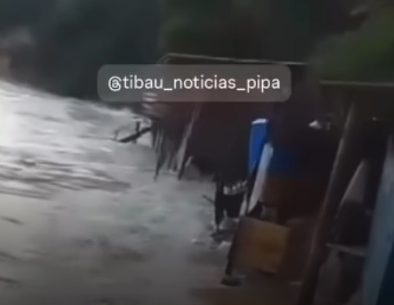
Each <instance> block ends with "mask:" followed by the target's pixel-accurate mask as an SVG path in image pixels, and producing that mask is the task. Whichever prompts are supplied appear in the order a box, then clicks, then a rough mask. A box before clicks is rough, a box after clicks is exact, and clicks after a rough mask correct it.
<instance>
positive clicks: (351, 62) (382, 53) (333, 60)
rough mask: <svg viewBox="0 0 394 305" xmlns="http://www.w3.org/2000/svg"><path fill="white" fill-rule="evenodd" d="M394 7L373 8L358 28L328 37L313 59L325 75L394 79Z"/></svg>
mask: <svg viewBox="0 0 394 305" xmlns="http://www.w3.org/2000/svg"><path fill="white" fill-rule="evenodd" d="M393 54H394V7H385V8H381V9H379V10H377V11H376V12H373V13H372V14H371V15H370V16H369V17H368V18H367V19H366V20H365V22H364V23H363V24H362V25H361V27H360V28H359V29H357V30H355V31H351V32H347V33H345V34H343V35H340V36H334V37H330V38H328V39H326V40H325V41H323V42H322V43H321V45H320V46H319V48H318V49H317V52H316V55H315V58H314V59H313V63H314V64H315V66H316V69H317V71H318V73H319V74H320V76H321V77H322V78H325V79H335V80H347V81H393V80H394V56H393Z"/></svg>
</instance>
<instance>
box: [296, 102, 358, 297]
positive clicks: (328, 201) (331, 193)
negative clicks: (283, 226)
mask: <svg viewBox="0 0 394 305" xmlns="http://www.w3.org/2000/svg"><path fill="white" fill-rule="evenodd" d="M359 120H360V115H359V111H358V106H357V105H356V104H352V105H351V107H350V110H349V112H348V115H347V120H346V124H345V127H344V131H343V135H342V139H341V143H340V145H339V148H338V152H337V156H336V159H335V163H334V166H333V171H332V173H331V178H330V182H329V185H328V188H327V192H326V196H325V198H324V201H323V204H322V207H321V210H320V215H319V218H318V222H317V227H316V230H315V233H314V237H313V239H312V245H311V249H310V253H309V260H308V264H307V267H306V271H305V277H304V281H303V285H302V286H301V290H300V294H299V297H298V300H297V303H296V305H311V304H313V298H314V294H315V290H316V286H317V280H318V275H319V269H320V267H321V265H322V263H323V260H324V258H325V253H326V251H327V248H326V243H327V240H328V238H329V235H330V232H331V226H332V222H333V220H334V217H335V215H336V212H337V209H338V206H339V204H340V202H341V200H342V197H343V196H344V193H345V191H346V188H347V185H348V183H349V181H350V179H351V176H352V175H353V173H354V171H355V170H356V167H357V164H358V163H359V161H360V160H359V159H358V158H357V156H358V152H357V150H358V146H359V143H360V141H359V133H358V130H359V129H358V127H359Z"/></svg>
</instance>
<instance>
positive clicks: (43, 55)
mask: <svg viewBox="0 0 394 305" xmlns="http://www.w3.org/2000/svg"><path fill="white" fill-rule="evenodd" d="M349 10H350V8H349V7H345V6H343V1H340V0H318V1H312V0H305V1H296V0H233V1H228V0H216V1H212V0H162V1H160V0H127V1H126V0H13V1H9V0H0V34H6V33H8V32H10V31H12V30H14V29H16V28H20V27H22V28H24V29H28V30H29V33H30V34H31V36H32V41H33V42H34V44H33V45H32V46H30V47H29V48H24V49H23V50H19V52H16V51H15V50H12V54H11V56H12V59H13V67H14V69H15V71H16V72H17V74H19V75H20V76H25V78H26V76H27V78H30V79H28V80H29V81H33V80H34V81H35V82H36V83H37V81H36V80H39V82H38V83H39V84H40V85H42V84H45V86H46V87H47V88H48V89H50V90H53V91H56V92H58V93H60V94H64V95H72V96H78V97H94V96H95V94H96V74H97V71H98V69H99V68H100V67H101V66H102V65H104V64H116V63H122V64H138V63H154V62H156V61H157V59H158V58H160V57H161V56H162V55H163V54H164V53H166V52H179V53H191V54H203V55H209V56H223V57H236V58H256V59H273V60H286V61H306V60H307V59H308V58H313V63H315V64H316V67H317V69H318V71H319V73H320V74H321V75H323V76H324V77H330V78H343V79H356V78H361V79H367V78H368V77H370V76H371V75H377V74H378V75H379V76H380V78H382V79H386V78H391V70H392V69H391V68H390V67H391V65H392V59H391V53H392V47H393V42H394V34H393V33H394V31H392V28H393V27H392V26H393V25H394V24H392V23H394V21H392V20H394V19H393V18H392V16H393V9H385V10H383V11H382V12H377V13H376V14H373V16H371V17H370V18H369V19H368V20H367V21H366V22H365V24H363V25H362V27H361V28H360V29H359V30H358V31H355V32H349V33H346V34H343V32H344V30H346V29H348V28H349V19H350V18H349V14H348V12H349ZM334 33H338V36H334V37H333V38H329V39H327V40H326V39H325V38H326V37H328V36H329V35H331V34H334ZM321 41H323V42H322V43H320V42H321ZM0 42H1V41H0ZM318 44H319V47H318V48H317V49H316V45H318ZM315 50H316V53H315V54H316V55H314V56H313V52H314V51H315ZM366 58H368V60H365V59H366ZM376 69H377V72H375V70H376ZM371 71H372V72H371Z"/></svg>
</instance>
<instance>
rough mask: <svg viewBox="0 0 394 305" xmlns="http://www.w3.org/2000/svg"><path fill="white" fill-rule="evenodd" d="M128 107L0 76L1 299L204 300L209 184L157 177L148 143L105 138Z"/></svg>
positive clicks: (212, 260)
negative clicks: (201, 291)
mask: <svg viewBox="0 0 394 305" xmlns="http://www.w3.org/2000/svg"><path fill="white" fill-rule="evenodd" d="M130 117H131V113H129V112H128V111H127V110H110V109H107V108H103V107H99V106H97V105H94V104H90V103H86V102H81V101H78V100H72V99H65V98H59V97H55V96H51V95H47V94H43V93H39V92H36V91H34V90H30V89H27V88H23V87H21V86H17V85H13V84H9V83H5V82H0V304H4V305H54V304H56V305H71V304H72V305H90V304H92V305H94V304H113V305H126V304H134V305H136V304H147V305H148V304H208V303H210V302H209V301H207V300H205V299H204V300H203V299H201V298H198V297H197V296H196V294H195V293H193V291H196V289H204V287H211V288H212V287H215V285H218V282H219V281H220V276H221V271H222V265H223V264H224V256H225V253H219V252H218V251H216V252H215V251H214V250H212V249H211V248H210V247H209V246H208V243H209V242H208V240H207V238H208V236H209V223H210V220H211V217H212V207H211V206H210V203H207V202H206V200H204V198H203V195H204V194H209V193H210V192H211V191H212V190H211V186H210V185H207V184H205V183H200V182H179V181H177V180H176V179H175V177H174V176H172V175H170V174H163V175H162V176H161V177H160V179H159V180H158V181H157V182H155V181H154V180H153V172H154V162H153V160H154V156H153V153H152V151H151V149H150V148H149V147H147V146H146V145H122V144H118V143H115V142H114V141H112V140H111V139H110V138H111V137H112V136H113V132H114V130H115V129H116V128H117V127H119V126H121V125H122V124H127V123H128V122H129V120H130ZM196 238H197V239H201V240H203V241H204V242H202V243H193V242H192V241H193V240H195V239H196Z"/></svg>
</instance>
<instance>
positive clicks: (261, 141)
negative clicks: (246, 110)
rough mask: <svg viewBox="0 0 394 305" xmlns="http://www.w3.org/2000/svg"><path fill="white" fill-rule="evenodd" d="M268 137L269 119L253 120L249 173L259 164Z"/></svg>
mask: <svg viewBox="0 0 394 305" xmlns="http://www.w3.org/2000/svg"><path fill="white" fill-rule="evenodd" d="M267 139H268V120H266V119H257V120H255V121H253V122H252V128H251V132H250V140H249V174H251V173H252V172H253V171H254V170H255V169H256V167H258V166H259V161H260V158H261V154H262V153H263V147H264V145H265V143H266V141H267Z"/></svg>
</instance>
